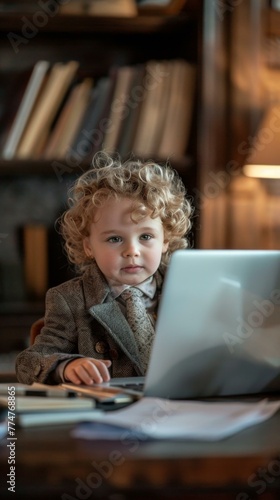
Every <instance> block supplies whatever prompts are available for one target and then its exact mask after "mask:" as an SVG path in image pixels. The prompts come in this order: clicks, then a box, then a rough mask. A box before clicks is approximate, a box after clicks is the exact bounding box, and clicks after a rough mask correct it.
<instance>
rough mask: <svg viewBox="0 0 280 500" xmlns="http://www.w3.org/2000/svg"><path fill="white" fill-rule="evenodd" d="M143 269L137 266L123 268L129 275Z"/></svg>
mask: <svg viewBox="0 0 280 500" xmlns="http://www.w3.org/2000/svg"><path fill="white" fill-rule="evenodd" d="M141 269H143V267H142V266H136V265H131V266H126V267H123V268H122V270H123V271H125V272H127V273H133V272H136V271H141Z"/></svg>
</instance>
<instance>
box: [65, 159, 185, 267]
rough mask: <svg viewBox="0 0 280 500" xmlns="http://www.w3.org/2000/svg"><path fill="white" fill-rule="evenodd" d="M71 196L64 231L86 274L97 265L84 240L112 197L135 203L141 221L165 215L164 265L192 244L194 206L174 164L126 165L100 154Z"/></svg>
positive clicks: (70, 252)
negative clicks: (88, 267) (97, 212)
mask: <svg viewBox="0 0 280 500" xmlns="http://www.w3.org/2000/svg"><path fill="white" fill-rule="evenodd" d="M69 194H70V198H69V208H68V209H67V210H66V211H65V212H64V214H63V215H62V216H61V218H60V219H59V223H60V232H61V234H62V236H63V238H64V241H65V250H66V253H67V256H68V259H69V261H70V262H72V263H73V264H75V265H76V267H77V268H78V269H79V270H80V271H82V270H84V269H85V267H86V266H87V265H89V264H90V263H91V262H92V258H89V257H88V256H87V255H86V254H85V251H84V246H83V240H84V239H85V238H86V237H87V236H89V230H90V225H91V223H92V222H93V220H94V214H95V211H96V210H97V209H98V208H100V207H102V205H103V204H104V203H105V202H106V201H107V200H108V199H109V198H112V197H114V198H116V199H119V198H129V199H131V201H132V202H133V210H132V213H131V219H132V220H133V221H134V222H135V223H137V222H138V221H139V220H140V219H141V218H144V217H146V216H147V215H149V216H150V217H151V218H156V217H160V219H161V221H162V225H163V230H164V240H165V241H168V243H169V244H168V250H167V252H166V253H165V254H163V256H162V262H161V263H162V264H165V265H167V264H168V261H169V259H170V256H171V254H172V252H174V251H175V250H178V249H182V248H186V247H187V246H188V241H187V239H186V235H187V233H188V231H189V229H190V226H191V222H190V218H191V215H192V207H191V204H190V202H189V201H188V199H187V198H186V190H185V187H184V185H183V182H182V180H181V179H180V177H179V176H178V174H177V172H176V171H175V170H173V169H172V168H171V167H170V166H169V165H168V164H166V165H164V166H160V165H158V164H157V163H155V162H153V161H146V162H142V161H140V160H131V159H130V160H128V161H126V162H124V163H122V161H121V160H120V158H119V157H118V156H117V157H114V158H113V157H112V156H110V155H109V154H107V153H105V152H100V153H97V154H96V155H95V156H94V158H93V167H92V168H91V169H90V170H88V171H87V172H85V173H84V174H82V175H81V176H80V177H79V178H78V179H77V180H76V182H75V183H74V185H73V187H72V188H71V190H70V192H69Z"/></svg>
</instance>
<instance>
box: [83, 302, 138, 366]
mask: <svg viewBox="0 0 280 500" xmlns="http://www.w3.org/2000/svg"><path fill="white" fill-rule="evenodd" d="M89 313H90V314H91V315H92V316H93V317H94V318H95V319H97V321H98V322H99V323H100V324H102V326H104V328H105V329H106V330H107V332H108V333H109V334H110V335H111V337H112V338H113V339H114V341H115V342H116V344H118V345H119V346H120V347H121V349H122V350H123V351H124V352H125V354H126V355H127V356H128V358H129V359H131V361H132V362H133V363H134V364H136V365H137V367H138V369H139V370H140V372H141V373H143V367H142V364H141V361H140V358H139V353H138V348H137V345H136V342H135V338H134V335H133V333H132V331H131V329H130V326H129V324H128V323H127V321H126V319H125V317H124V315H123V314H122V312H121V310H120V308H119V306H118V304H117V303H116V301H114V300H113V301H111V302H107V303H103V304H96V305H94V306H92V307H90V309H89Z"/></svg>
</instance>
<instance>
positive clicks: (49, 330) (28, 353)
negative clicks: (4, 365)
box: [16, 288, 83, 384]
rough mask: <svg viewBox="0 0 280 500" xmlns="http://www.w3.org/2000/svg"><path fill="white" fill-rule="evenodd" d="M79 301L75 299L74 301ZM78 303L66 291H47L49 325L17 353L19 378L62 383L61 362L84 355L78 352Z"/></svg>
mask: <svg viewBox="0 0 280 500" xmlns="http://www.w3.org/2000/svg"><path fill="white" fill-rule="evenodd" d="M73 303H75V302H73ZM77 336H78V334H77V324H76V311H75V307H74V308H73V307H71V302H70V303H69V301H67V300H66V298H65V297H64V295H63V294H62V293H61V292H60V291H59V290H57V288H52V289H50V290H48V292H47V294H46V315H45V326H44V327H43V328H42V331H41V333H40V334H39V335H37V337H36V340H35V343H34V344H33V345H32V346H30V347H28V348H27V349H25V350H24V351H23V352H22V353H20V354H19V355H18V356H17V359H16V375H17V379H18V381H19V382H21V383H24V384H32V383H33V382H40V383H45V384H59V383H60V382H61V379H60V377H59V375H58V370H56V368H57V366H58V365H59V363H61V362H62V361H65V360H69V361H70V360H71V359H75V358H79V357H83V356H82V355H79V354H78V342H77Z"/></svg>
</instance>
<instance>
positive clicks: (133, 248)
mask: <svg viewBox="0 0 280 500" xmlns="http://www.w3.org/2000/svg"><path fill="white" fill-rule="evenodd" d="M139 253H140V252H139V249H138V246H137V245H135V244H133V243H131V244H130V245H128V246H127V247H126V248H125V250H124V255H125V257H137V256H138V255H139Z"/></svg>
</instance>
